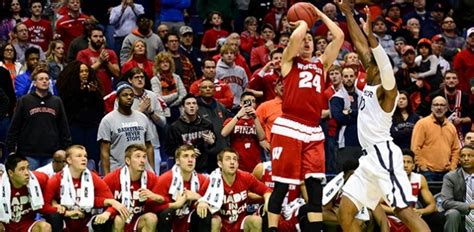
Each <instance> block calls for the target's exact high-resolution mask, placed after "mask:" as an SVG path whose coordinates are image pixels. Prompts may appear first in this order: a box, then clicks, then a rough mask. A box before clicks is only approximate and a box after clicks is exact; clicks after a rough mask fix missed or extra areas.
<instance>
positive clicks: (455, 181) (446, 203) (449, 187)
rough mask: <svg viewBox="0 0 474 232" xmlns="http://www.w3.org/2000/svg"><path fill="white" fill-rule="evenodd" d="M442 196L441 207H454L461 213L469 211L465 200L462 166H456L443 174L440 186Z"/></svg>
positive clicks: (464, 213) (446, 208)
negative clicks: (441, 185)
mask: <svg viewBox="0 0 474 232" xmlns="http://www.w3.org/2000/svg"><path fill="white" fill-rule="evenodd" d="M441 195H442V196H443V199H444V200H443V208H444V209H445V210H448V209H456V210H458V211H459V212H460V213H461V214H463V215H466V214H468V213H469V211H470V209H469V204H468V203H465V201H466V181H465V179H464V173H463V171H462V168H458V169H456V170H454V171H451V172H449V173H447V174H446V175H444V178H443V187H442V188H441Z"/></svg>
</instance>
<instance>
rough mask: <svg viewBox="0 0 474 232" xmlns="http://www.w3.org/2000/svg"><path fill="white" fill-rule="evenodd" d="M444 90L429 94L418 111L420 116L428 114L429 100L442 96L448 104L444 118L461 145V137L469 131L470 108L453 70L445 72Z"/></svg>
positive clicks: (467, 97) (466, 96)
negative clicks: (453, 130) (454, 128)
mask: <svg viewBox="0 0 474 232" xmlns="http://www.w3.org/2000/svg"><path fill="white" fill-rule="evenodd" d="M443 83H444V85H443V86H444V88H442V89H438V90H436V91H434V92H433V93H431V94H430V95H429V97H428V98H425V99H424V102H423V103H422V105H421V106H420V108H419V109H418V112H419V114H420V115H422V116H426V115H428V114H429V112H430V111H429V105H430V102H431V99H434V98H435V97H437V96H443V97H445V98H446V100H447V102H448V110H447V111H446V117H447V118H448V120H449V121H450V122H451V123H453V124H454V126H456V129H457V132H458V137H459V141H461V145H462V144H463V142H464V138H463V135H464V134H465V133H466V132H467V131H469V130H470V129H471V121H472V120H471V117H472V109H473V108H472V106H471V105H470V104H469V95H468V94H467V93H465V92H464V93H463V92H462V91H461V90H460V89H459V79H458V75H457V74H456V72H454V71H453V70H450V71H447V72H446V74H445V75H444V82H443Z"/></svg>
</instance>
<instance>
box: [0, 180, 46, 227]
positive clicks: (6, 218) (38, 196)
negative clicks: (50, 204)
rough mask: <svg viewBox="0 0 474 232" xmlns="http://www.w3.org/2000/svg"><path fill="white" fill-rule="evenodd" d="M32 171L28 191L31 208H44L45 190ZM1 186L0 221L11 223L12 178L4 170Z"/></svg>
mask: <svg viewBox="0 0 474 232" xmlns="http://www.w3.org/2000/svg"><path fill="white" fill-rule="evenodd" d="M29 172H30V179H29V181H28V185H27V188H28V193H29V197H30V205H31V208H32V209H33V210H34V211H35V210H38V209H41V208H43V205H44V200H43V192H42V191H41V187H40V184H39V182H38V179H37V178H36V176H35V174H33V172H31V171H29ZM1 181H2V183H1V187H0V221H2V222H4V223H9V222H10V219H11V216H12V210H11V186H10V179H9V178H8V174H7V172H3V174H2V176H1Z"/></svg>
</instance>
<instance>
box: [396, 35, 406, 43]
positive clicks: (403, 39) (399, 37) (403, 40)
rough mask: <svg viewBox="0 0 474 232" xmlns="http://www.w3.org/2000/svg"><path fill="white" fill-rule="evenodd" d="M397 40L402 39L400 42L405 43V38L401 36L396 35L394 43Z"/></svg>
mask: <svg viewBox="0 0 474 232" xmlns="http://www.w3.org/2000/svg"><path fill="white" fill-rule="evenodd" d="M399 41H402V42H404V43H405V44H406V43H407V40H406V39H405V38H404V37H403V36H398V37H397V38H396V39H395V43H396V42H399Z"/></svg>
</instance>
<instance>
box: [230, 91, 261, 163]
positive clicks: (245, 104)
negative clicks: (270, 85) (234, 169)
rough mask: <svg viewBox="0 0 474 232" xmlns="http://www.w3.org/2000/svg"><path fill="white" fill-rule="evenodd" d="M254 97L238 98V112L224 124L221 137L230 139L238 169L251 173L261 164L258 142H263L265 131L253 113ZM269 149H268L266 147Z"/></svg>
mask: <svg viewBox="0 0 474 232" xmlns="http://www.w3.org/2000/svg"><path fill="white" fill-rule="evenodd" d="M255 102H256V99H255V96H254V95H253V94H252V93H250V92H244V93H243V94H242V96H241V97H240V110H239V111H238V112H237V114H236V115H235V116H234V117H233V118H228V119H227V120H226V121H225V122H224V128H222V130H221V135H222V136H223V137H229V138H230V146H231V147H232V148H233V149H235V150H236V151H237V152H238V153H239V154H240V158H239V168H240V169H241V170H243V171H247V172H252V171H253V169H254V168H255V166H257V164H259V163H260V162H262V159H261V158H260V154H261V150H260V145H259V142H260V141H262V140H265V131H264V130H263V127H262V125H261V124H260V121H259V120H258V118H257V115H256V113H255V108H256V106H257V104H256V103H255ZM268 149H269V147H268Z"/></svg>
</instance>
